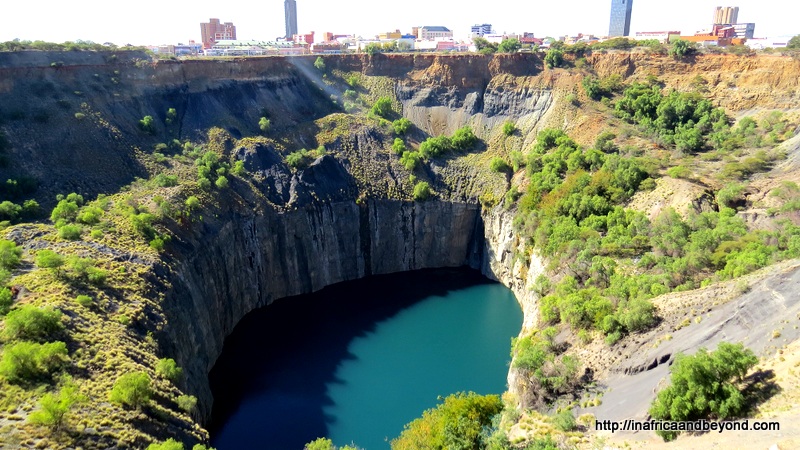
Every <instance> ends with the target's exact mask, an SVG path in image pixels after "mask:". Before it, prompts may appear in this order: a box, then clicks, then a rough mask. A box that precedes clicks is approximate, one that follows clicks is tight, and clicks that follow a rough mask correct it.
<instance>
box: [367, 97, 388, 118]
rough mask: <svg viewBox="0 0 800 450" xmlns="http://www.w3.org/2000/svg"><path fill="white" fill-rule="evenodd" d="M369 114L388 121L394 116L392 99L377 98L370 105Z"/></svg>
mask: <svg viewBox="0 0 800 450" xmlns="http://www.w3.org/2000/svg"><path fill="white" fill-rule="evenodd" d="M370 112H371V113H372V114H374V115H376V116H378V117H383V118H384V119H389V117H391V115H392V114H394V110H393V109H392V99H390V98H389V97H381V98H379V99H378V101H376V102H375V104H374V105H372V109H371V110H370Z"/></svg>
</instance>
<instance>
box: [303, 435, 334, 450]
mask: <svg viewBox="0 0 800 450" xmlns="http://www.w3.org/2000/svg"><path fill="white" fill-rule="evenodd" d="M303 450H336V446H335V445H333V441H332V440H330V439H328V438H317V439H315V440H313V441H311V442H309V443H308V444H306V445H305V447H303Z"/></svg>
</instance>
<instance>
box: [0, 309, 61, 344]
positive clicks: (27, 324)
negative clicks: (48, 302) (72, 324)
mask: <svg viewBox="0 0 800 450" xmlns="http://www.w3.org/2000/svg"><path fill="white" fill-rule="evenodd" d="M63 329H64V324H62V323H61V311H59V310H57V309H52V308H50V307H47V308H38V307H36V306H31V305H23V306H20V307H19V308H17V309H15V310H12V311H11V312H9V313H8V315H7V316H6V323H5V329H4V330H3V336H4V337H5V339H7V340H28V341H37V342H46V341H50V340H53V338H54V337H55V335H56V334H58V333H59V332H61V330H63Z"/></svg>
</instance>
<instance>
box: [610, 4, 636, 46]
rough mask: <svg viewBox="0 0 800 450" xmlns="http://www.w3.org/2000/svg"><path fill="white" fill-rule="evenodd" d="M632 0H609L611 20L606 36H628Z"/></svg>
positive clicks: (629, 32)
mask: <svg viewBox="0 0 800 450" xmlns="http://www.w3.org/2000/svg"><path fill="white" fill-rule="evenodd" d="M632 8H633V0H611V22H610V23H609V25H608V36H609V37H612V36H628V35H629V34H631V9H632Z"/></svg>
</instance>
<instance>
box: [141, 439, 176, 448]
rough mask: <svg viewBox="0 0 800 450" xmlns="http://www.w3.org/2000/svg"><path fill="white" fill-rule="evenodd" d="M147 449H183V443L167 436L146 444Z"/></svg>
mask: <svg viewBox="0 0 800 450" xmlns="http://www.w3.org/2000/svg"><path fill="white" fill-rule="evenodd" d="M147 450H183V444H182V443H180V442H178V441H176V440H175V439H172V438H169V439H167V440H166V441H164V442H161V443H158V442H155V443H153V444H150V445H148V446H147Z"/></svg>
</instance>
